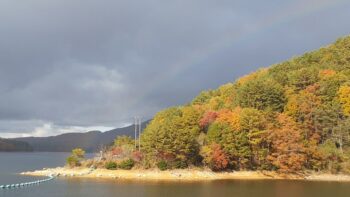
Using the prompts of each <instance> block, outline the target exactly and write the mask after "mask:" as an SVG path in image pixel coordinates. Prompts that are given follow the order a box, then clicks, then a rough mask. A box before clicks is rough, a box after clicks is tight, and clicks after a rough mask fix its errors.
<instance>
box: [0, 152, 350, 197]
mask: <svg viewBox="0 0 350 197" xmlns="http://www.w3.org/2000/svg"><path fill="white" fill-rule="evenodd" d="M66 156H67V154H66V153H0V185H3V184H9V183H19V182H23V181H29V180H35V179H37V178H35V177H25V176H20V175H17V174H16V173H19V172H22V171H27V170H34V169H41V168H43V167H55V166H61V165H63V164H64V158H65V157H66ZM22 196H23V197H24V196H25V197H48V196H49V197H56V196H57V197H58V196H63V197H73V196H84V197H90V196H91V197H95V196H99V197H109V196H118V197H126V196H128V197H134V196H152V197H173V196H181V197H194V196H201V197H209V196H210V197H212V196H214V197H225V196H230V197H231V196H232V197H246V196H259V197H330V196H331V197H338V196H341V197H342V196H344V197H345V196H346V197H348V196H350V183H337V182H305V181H204V182H192V183H184V182H154V181H153V182H142V181H141V182H140V181H121V180H111V181H107V180H84V179H78V178H70V179H68V178H67V179H64V178H59V179H54V180H53V181H50V182H47V183H43V184H41V185H37V186H30V187H26V188H20V189H11V190H1V189H0V197H22Z"/></svg>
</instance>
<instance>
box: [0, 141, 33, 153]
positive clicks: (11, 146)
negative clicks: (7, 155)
mask: <svg viewBox="0 0 350 197" xmlns="http://www.w3.org/2000/svg"><path fill="white" fill-rule="evenodd" d="M0 151H5V152H12V151H21V152H28V151H33V148H32V147H31V146H30V145H29V144H28V143H26V142H20V141H16V140H8V139H3V138H0Z"/></svg>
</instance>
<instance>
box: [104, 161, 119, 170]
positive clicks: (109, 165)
mask: <svg viewBox="0 0 350 197" xmlns="http://www.w3.org/2000/svg"><path fill="white" fill-rule="evenodd" d="M105 168H106V169H108V170H116V169H117V163H115V162H113V161H109V162H107V163H106V164H105Z"/></svg>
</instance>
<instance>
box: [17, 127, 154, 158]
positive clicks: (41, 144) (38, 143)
mask: <svg viewBox="0 0 350 197" xmlns="http://www.w3.org/2000/svg"><path fill="white" fill-rule="evenodd" d="M148 122H149V121H146V122H143V123H142V129H143V128H145V126H146V124H147V123H148ZM120 135H127V136H131V137H134V126H133V125H131V126H128V127H124V128H118V129H113V130H110V131H106V132H100V131H90V132H87V133H65V134H62V135H57V136H50V137H24V138H15V140H18V141H23V142H26V143H28V144H30V145H31V146H32V147H33V150H34V151H41V152H70V151H71V150H72V149H73V148H77V147H79V148H82V149H84V150H85V151H87V152H96V151H98V150H99V149H100V148H101V147H103V146H106V145H109V144H111V143H112V142H113V140H114V139H115V138H116V137H117V136H120Z"/></svg>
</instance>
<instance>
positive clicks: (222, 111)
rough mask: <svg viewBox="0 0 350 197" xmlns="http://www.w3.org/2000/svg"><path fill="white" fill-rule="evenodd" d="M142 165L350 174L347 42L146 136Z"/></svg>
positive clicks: (230, 91)
mask: <svg viewBox="0 0 350 197" xmlns="http://www.w3.org/2000/svg"><path fill="white" fill-rule="evenodd" d="M141 140H142V142H141V144H142V147H141V151H142V154H143V156H144V158H143V163H142V165H144V166H146V167H152V166H156V165H158V167H159V166H161V167H162V168H184V167H186V166H189V165H196V166H208V167H210V168H211V169H213V170H215V171H221V170H226V169H234V170H277V171H279V172H283V173H291V172H299V171H305V170H312V171H331V172H340V171H341V172H349V171H350V160H349V157H350V37H345V38H341V39H339V40H337V41H336V42H335V43H334V44H332V45H330V46H327V47H325V48H321V49H319V50H317V51H313V52H310V53H306V54H304V55H302V56H300V57H296V58H293V59H291V60H289V61H286V62H283V63H280V64H276V65H273V66H271V67H269V68H263V69H260V70H258V71H256V72H254V73H251V74H249V75H247V76H244V77H242V78H240V79H238V80H237V81H235V82H233V83H228V84H225V85H223V86H221V87H219V88H218V89H216V90H209V91H204V92H202V93H200V94H199V95H198V96H197V97H196V98H194V99H193V101H192V102H191V103H189V104H187V105H184V106H178V107H171V108H168V109H165V110H163V111H161V112H159V113H158V114H157V115H156V116H155V117H154V119H153V120H152V121H151V122H150V124H149V125H148V126H147V128H146V129H145V131H144V133H143V135H142V138H141Z"/></svg>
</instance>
